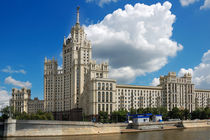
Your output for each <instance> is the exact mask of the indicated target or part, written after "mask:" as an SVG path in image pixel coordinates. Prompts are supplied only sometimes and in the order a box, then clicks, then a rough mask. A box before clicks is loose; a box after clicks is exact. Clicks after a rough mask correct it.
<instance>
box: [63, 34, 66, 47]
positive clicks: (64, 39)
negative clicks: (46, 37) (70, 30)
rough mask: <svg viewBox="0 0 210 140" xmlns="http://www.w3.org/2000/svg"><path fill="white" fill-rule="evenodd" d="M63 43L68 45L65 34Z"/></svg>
mask: <svg viewBox="0 0 210 140" xmlns="http://www.w3.org/2000/svg"><path fill="white" fill-rule="evenodd" d="M63 45H66V37H65V36H64V39H63Z"/></svg>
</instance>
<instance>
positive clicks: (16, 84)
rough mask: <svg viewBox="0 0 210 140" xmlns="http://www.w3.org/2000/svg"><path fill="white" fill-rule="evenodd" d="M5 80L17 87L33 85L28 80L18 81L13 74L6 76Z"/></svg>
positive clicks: (6, 82)
mask: <svg viewBox="0 0 210 140" xmlns="http://www.w3.org/2000/svg"><path fill="white" fill-rule="evenodd" d="M4 82H5V84H11V85H13V86H17V87H25V88H31V87H32V84H31V83H30V82H29V81H26V82H22V81H18V80H15V79H13V78H12V77H11V76H9V77H7V78H5V80H4Z"/></svg>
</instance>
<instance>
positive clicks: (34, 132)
mask: <svg viewBox="0 0 210 140" xmlns="http://www.w3.org/2000/svg"><path fill="white" fill-rule="evenodd" d="M193 127H210V120H196V121H173V122H149V123H140V124H136V125H134V124H129V125H128V124H127V123H117V124H114V123H113V124H99V123H92V122H73V121H44V120H43V121H38V120H12V119H9V120H7V121H5V122H4V123H0V136H4V137H16V136H65V135H91V134H94V135H96V134H110V133H130V132H142V131H156V130H169V129H180V128H193Z"/></svg>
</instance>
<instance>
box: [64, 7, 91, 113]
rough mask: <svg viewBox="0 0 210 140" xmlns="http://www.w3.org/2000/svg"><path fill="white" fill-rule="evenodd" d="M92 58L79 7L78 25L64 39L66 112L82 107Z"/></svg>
mask: <svg viewBox="0 0 210 140" xmlns="http://www.w3.org/2000/svg"><path fill="white" fill-rule="evenodd" d="M91 57H92V55H91V44H90V41H89V40H87V38H86V34H85V32H84V28H83V27H81V26H80V23H79V7H77V20H76V24H75V25H74V26H73V27H72V29H71V34H70V36H69V38H67V39H66V38H65V37H64V43H63V72H64V99H65V103H64V104H65V110H70V109H74V108H80V107H81V105H80V102H79V101H80V96H81V94H82V93H83V89H84V82H85V78H84V77H85V73H86V71H87V67H88V63H89V62H90V60H91Z"/></svg>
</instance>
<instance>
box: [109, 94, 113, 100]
mask: <svg viewBox="0 0 210 140" xmlns="http://www.w3.org/2000/svg"><path fill="white" fill-rule="evenodd" d="M109 97H110V102H112V92H110V95H109Z"/></svg>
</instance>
